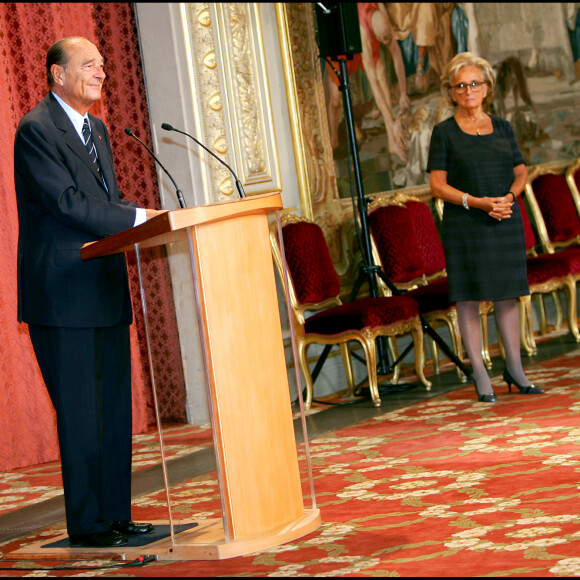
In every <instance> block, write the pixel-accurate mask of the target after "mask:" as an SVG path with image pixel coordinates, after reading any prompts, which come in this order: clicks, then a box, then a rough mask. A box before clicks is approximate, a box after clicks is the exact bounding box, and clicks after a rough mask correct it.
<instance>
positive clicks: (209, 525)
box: [3, 509, 321, 561]
mask: <svg viewBox="0 0 580 580" xmlns="http://www.w3.org/2000/svg"><path fill="white" fill-rule="evenodd" d="M151 523H152V524H153V525H155V526H167V525H169V522H168V521H167V520H157V521H153V522H151ZM320 523H321V519H320V510H319V509H312V510H305V512H304V514H303V515H302V517H300V518H298V519H297V520H295V521H294V522H292V523H290V524H288V525H286V526H283V527H280V528H275V529H272V530H268V532H267V533H264V534H260V535H256V536H249V537H246V538H240V539H235V540H231V541H226V538H225V532H224V527H223V522H222V520H221V519H219V520H204V521H202V522H196V521H195V520H180V521H179V522H177V523H176V522H174V529H175V527H176V526H178V525H187V524H192V525H194V524H196V525H195V527H192V528H190V529H188V530H185V531H183V532H180V533H176V534H174V540H175V541H172V539H171V536H169V537H166V538H163V539H161V540H158V541H154V542H152V543H150V544H146V545H143V546H135V547H131V546H121V547H118V548H70V547H52V544H57V543H58V542H59V541H62V540H66V539H67V538H68V536H67V534H63V535H62V536H59V537H56V538H52V539H51V540H49V541H48V542H47V540H43V541H41V542H36V543H34V544H29V545H27V546H26V547H24V548H20V549H19V550H15V551H14V552H9V553H7V554H4V556H3V559H4V560H60V561H62V560H121V561H123V560H126V561H133V560H135V559H137V558H139V557H140V556H153V557H155V559H156V560H160V561H167V560H226V559H228V558H235V557H238V556H246V555H248V554H252V553H254V552H259V551H261V550H267V549H269V548H273V547H275V546H279V545H281V544H286V543H288V542H291V541H293V540H297V539H298V538H301V537H302V536H305V535H307V534H310V533H311V532H314V531H316V530H317V529H318V527H319V526H320Z"/></svg>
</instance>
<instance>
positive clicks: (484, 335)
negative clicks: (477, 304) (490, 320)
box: [479, 310, 493, 369]
mask: <svg viewBox="0 0 580 580" xmlns="http://www.w3.org/2000/svg"><path fill="white" fill-rule="evenodd" d="M479 320H480V323H481V339H482V340H481V356H482V358H483V363H484V364H485V368H487V369H491V367H492V366H493V365H492V362H491V357H490V356H489V334H488V328H487V312H485V311H481V310H480V312H479Z"/></svg>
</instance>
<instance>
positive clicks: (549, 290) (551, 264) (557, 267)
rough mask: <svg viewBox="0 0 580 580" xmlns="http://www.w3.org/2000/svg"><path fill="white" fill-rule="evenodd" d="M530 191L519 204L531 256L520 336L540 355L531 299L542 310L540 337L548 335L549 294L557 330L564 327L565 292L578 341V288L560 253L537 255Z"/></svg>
mask: <svg viewBox="0 0 580 580" xmlns="http://www.w3.org/2000/svg"><path fill="white" fill-rule="evenodd" d="M528 194H529V192H528V191H527V190H526V191H524V193H523V194H522V195H520V196H519V197H518V205H519V207H520V212H521V214H522V221H523V224H524V236H525V240H526V252H527V255H528V258H527V265H528V285H529V287H530V296H522V297H521V298H520V301H519V305H520V331H521V332H520V334H521V337H522V346H523V347H524V349H525V350H526V352H527V353H528V354H535V353H536V352H537V346H536V341H535V338H534V331H533V318H532V306H531V298H534V299H535V301H536V304H537V309H538V319H539V323H540V334H546V332H547V322H546V313H545V308H544V302H543V298H544V296H545V295H546V294H551V295H552V296H553V297H554V303H555V306H556V313H557V322H556V327H558V326H559V325H560V324H561V320H562V308H561V305H560V300H559V296H558V292H559V291H562V292H563V293H564V296H565V298H566V304H567V309H566V311H567V323H568V328H569V329H570V332H571V334H572V335H573V336H574V338H575V339H576V340H578V322H577V319H576V312H577V306H576V285H575V283H574V279H573V277H572V276H571V274H570V265H569V263H568V260H567V259H566V257H565V256H562V255H561V254H560V253H559V252H557V253H552V254H540V255H538V253H537V247H538V243H537V239H536V235H535V233H534V230H533V227H532V224H531V222H530V219H529V216H528V212H527V207H526V204H525V201H524V198H527V196H528Z"/></svg>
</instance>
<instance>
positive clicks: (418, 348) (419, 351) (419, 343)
mask: <svg viewBox="0 0 580 580" xmlns="http://www.w3.org/2000/svg"><path fill="white" fill-rule="evenodd" d="M411 336H412V337H413V344H414V346H415V374H416V375H417V378H418V379H419V381H420V382H421V383H422V384H423V385H425V390H427V391H430V390H431V387H432V386H433V384H432V383H431V381H428V380H427V379H426V378H425V374H424V373H423V331H422V330H421V323H420V322H418V321H417V325H416V326H414V327H413V328H412V329H411Z"/></svg>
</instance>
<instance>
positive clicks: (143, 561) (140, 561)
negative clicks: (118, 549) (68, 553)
mask: <svg viewBox="0 0 580 580" xmlns="http://www.w3.org/2000/svg"><path fill="white" fill-rule="evenodd" d="M38 560H42V558H35V561H38ZM156 560H157V558H156V557H155V556H149V555H144V556H139V557H138V558H135V560H133V561H131V562H125V563H123V564H112V565H108V566H54V567H51V568H15V567H12V568H0V570H8V571H11V572H37V571H42V572H52V571H53V570H70V571H74V570H112V569H117V570H118V569H120V568H140V567H142V566H145V565H147V564H150V563H151V562H155V561H156ZM0 561H1V560H0ZM18 563H22V560H19V562H18Z"/></svg>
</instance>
